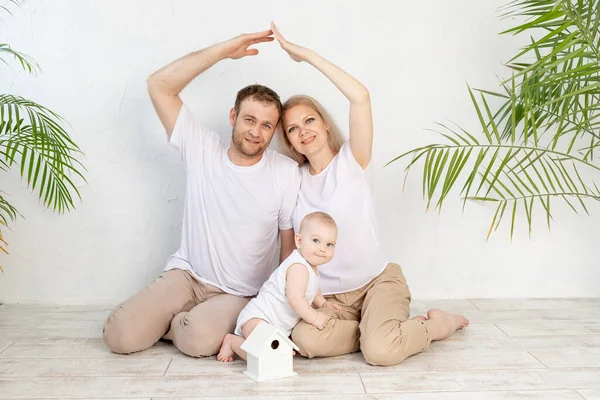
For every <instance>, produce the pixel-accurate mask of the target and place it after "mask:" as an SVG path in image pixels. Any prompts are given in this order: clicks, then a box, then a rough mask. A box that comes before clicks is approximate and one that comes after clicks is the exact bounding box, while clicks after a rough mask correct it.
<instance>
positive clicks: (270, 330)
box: [242, 322, 299, 357]
mask: <svg viewBox="0 0 600 400" xmlns="http://www.w3.org/2000/svg"><path fill="white" fill-rule="evenodd" d="M273 340H279V341H280V342H281V343H285V344H287V345H288V346H289V347H291V348H293V349H295V350H297V351H299V349H298V346H296V345H295V344H294V342H292V341H291V340H290V339H289V338H288V337H287V336H285V335H284V334H283V333H281V331H280V330H279V329H277V328H275V327H274V326H273V325H271V324H267V323H266V322H261V323H260V324H258V325H257V326H256V328H254V330H253V331H252V333H251V334H250V336H248V338H247V339H246V341H245V342H244V343H243V344H242V350H244V351H245V352H247V353H250V354H252V355H253V356H255V357H258V356H260V355H261V354H263V353H264V352H266V351H267V350H271V342H272V341H273Z"/></svg>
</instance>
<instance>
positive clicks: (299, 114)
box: [283, 104, 329, 156]
mask: <svg viewBox="0 0 600 400" xmlns="http://www.w3.org/2000/svg"><path fill="white" fill-rule="evenodd" d="M328 129H329V127H328V126H327V124H326V123H325V121H323V118H321V116H320V115H319V113H318V112H316V111H315V110H314V109H313V108H312V107H310V106H307V105H304V104H299V105H297V106H294V107H292V108H289V109H287V110H286V111H285V112H284V113H283V130H284V132H285V135H286V136H287V138H288V140H289V141H290V143H291V144H292V147H293V148H294V149H295V150H296V151H297V152H299V153H300V154H303V155H305V156H310V155H312V154H315V153H318V152H319V151H320V150H321V149H322V148H323V147H324V146H327V145H328V143H327V130H328Z"/></svg>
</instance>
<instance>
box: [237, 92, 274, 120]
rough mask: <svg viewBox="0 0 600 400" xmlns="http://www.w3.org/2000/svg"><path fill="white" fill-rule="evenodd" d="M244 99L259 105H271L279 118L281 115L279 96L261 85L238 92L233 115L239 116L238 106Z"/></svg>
mask: <svg viewBox="0 0 600 400" xmlns="http://www.w3.org/2000/svg"><path fill="white" fill-rule="evenodd" d="M246 99H253V100H256V101H260V102H261V103H266V104H272V105H274V106H275V107H276V108H277V112H278V113H279V117H281V113H282V110H283V106H282V104H281V99H280V98H279V95H278V94H277V93H275V91H274V90H272V89H269V88H268V87H266V86H263V85H249V86H246V87H245V88H243V89H242V90H240V91H239V92H238V93H237V96H236V98H235V106H234V109H235V113H236V115H239V113H240V105H241V104H242V101H244V100H246Z"/></svg>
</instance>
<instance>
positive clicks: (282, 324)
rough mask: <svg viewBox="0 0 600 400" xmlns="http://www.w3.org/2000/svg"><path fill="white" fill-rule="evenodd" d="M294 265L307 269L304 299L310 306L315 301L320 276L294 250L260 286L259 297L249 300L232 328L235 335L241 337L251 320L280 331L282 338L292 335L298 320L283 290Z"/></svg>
mask: <svg viewBox="0 0 600 400" xmlns="http://www.w3.org/2000/svg"><path fill="white" fill-rule="evenodd" d="M294 264H302V265H304V266H305V267H306V269H307V270H308V283H307V285H306V293H305V294H306V300H308V303H309V304H312V302H313V301H314V300H315V297H316V296H317V293H318V292H319V276H318V275H316V274H315V271H313V269H312V267H311V266H310V264H309V263H308V261H306V260H305V259H304V257H302V255H301V254H300V252H299V251H298V250H294V251H293V252H292V254H290V256H289V257H288V258H286V259H285V260H284V261H283V262H282V263H281V265H280V266H279V268H277V269H276V270H275V271H274V272H273V274H271V276H270V277H269V279H268V280H267V281H266V282H265V284H264V285H263V287H262V288H261V289H260V292H258V296H256V297H255V298H254V299H252V300H250V302H249V303H248V304H247V305H246V307H244V309H243V310H242V312H241V313H240V315H239V317H238V319H237V324H236V328H235V334H236V335H240V336H242V326H243V325H244V324H245V323H246V322H248V321H249V320H250V319H252V318H260V319H263V320H265V321H267V322H268V323H269V324H271V325H273V326H274V327H276V328H277V329H279V330H280V331H281V332H282V333H283V334H284V335H285V336H289V335H290V334H291V333H292V329H294V326H296V324H297V323H298V321H300V317H299V316H298V314H296V312H295V311H294V310H292V307H291V306H290V304H289V303H288V301H287V295H286V291H285V284H286V281H287V279H286V274H287V270H288V269H289V268H290V267H291V266H292V265H294Z"/></svg>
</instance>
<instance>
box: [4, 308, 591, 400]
mask: <svg viewBox="0 0 600 400" xmlns="http://www.w3.org/2000/svg"><path fill="white" fill-rule="evenodd" d="M433 307H440V308H444V309H447V310H449V311H451V312H455V313H463V314H464V315H466V316H467V317H468V318H469V319H470V320H471V326H470V327H468V328H467V329H465V330H463V331H459V332H458V333H457V334H456V335H454V336H453V337H451V338H450V339H448V340H446V341H443V342H435V343H433V344H432V346H431V348H430V349H429V350H428V351H427V352H425V353H422V354H419V355H416V356H414V357H411V358H409V359H408V360H406V361H405V362H404V363H402V364H401V365H397V366H394V367H372V366H369V365H367V364H366V363H365V361H364V359H363V358H362V355H361V354H360V353H357V354H351V355H346V356H342V357H333V358H326V359H314V360H307V359H304V358H302V357H296V358H295V360H294V367H295V370H296V371H297V372H298V374H299V375H298V376H297V377H294V378H288V379H282V380H277V381H271V382H265V383H261V384H256V383H253V382H252V381H250V380H249V379H248V378H246V377H245V376H244V375H242V371H243V370H244V369H245V364H244V363H243V362H242V361H236V362H234V363H230V364H221V363H219V362H217V361H216V360H215V359H214V358H212V357H211V358H205V359H194V358H191V357H187V356H185V355H183V354H181V353H180V352H179V351H178V350H177V349H175V348H174V347H173V346H172V345H170V344H169V343H165V342H160V343H158V344H157V345H155V346H154V347H152V348H151V349H149V350H146V351H144V352H140V353H137V354H133V355H129V356H120V355H117V354H112V353H110V352H109V351H108V349H107V348H106V347H104V344H103V343H102V339H101V331H102V324H103V321H104V319H105V317H106V315H107V314H108V312H109V311H110V307H108V306H107V307H98V306H70V307H65V306H60V307H53V306H44V305H43V306H34V305H1V306H0V399H15V398H19V399H59V398H60V399H69V398H73V399H75V398H77V399H82V398H85V399H126V398H127V399H183V398H190V399H192V398H196V399H200V398H202V399H208V398H213V399H216V398H219V399H223V398H237V399H239V398H258V397H260V398H271V399H291V398H298V399H415V400H425V399H427V400H433V399H435V400H437V399H440V400H450V399H451V400H459V399H460V400H480V399H491V400H499V399H502V400H504V399H579V400H581V399H587V400H600V298H598V299H522V300H514V299H510V300H508V299H507V300H502V299H480V300H477V299H474V300H445V301H418V300H417V301H414V302H413V308H412V311H413V314H414V315H416V314H421V313H424V312H426V310H427V309H429V308H433Z"/></svg>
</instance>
